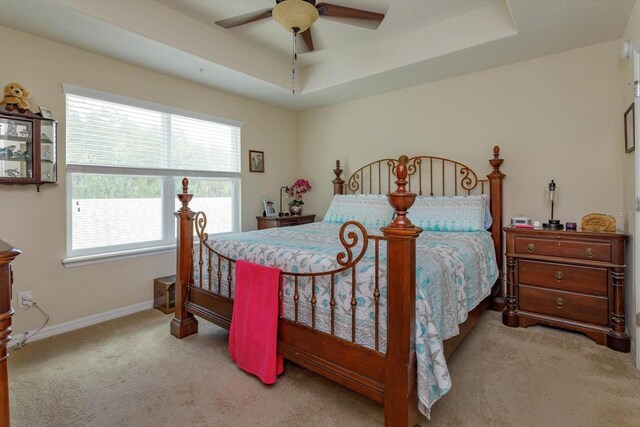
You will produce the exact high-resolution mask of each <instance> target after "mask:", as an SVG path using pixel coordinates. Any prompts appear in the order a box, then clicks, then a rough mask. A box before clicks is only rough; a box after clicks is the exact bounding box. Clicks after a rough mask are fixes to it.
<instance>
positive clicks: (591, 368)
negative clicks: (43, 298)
mask: <svg viewBox="0 0 640 427" xmlns="http://www.w3.org/2000/svg"><path fill="white" fill-rule="evenodd" d="M169 320H170V316H169V315H164V314H162V313H160V312H158V311H156V310H148V311H145V312H142V313H138V314H135V315H132V316H128V317H125V318H121V319H117V320H113V321H110V322H106V323H103V324H100V325H96V326H92V327H89V328H85V329H82V330H79V331H75V332H70V333H67V334H64V335H60V336H57V337H53V338H49V339H46V340H43V341H38V342H35V343H33V344H29V345H28V346H27V347H25V348H23V349H20V350H14V351H12V352H11V353H12V354H11V357H10V358H9V376H10V390H11V391H10V396H11V411H12V413H11V417H12V423H13V425H14V426H20V427H22V426H29V427H36V426H61V427H62V426H64V427H67V426H109V427H111V426H302V425H304V426H375V425H382V423H383V410H382V406H381V405H378V404H377V403H374V402H372V401H370V400H368V399H366V398H364V397H362V396H360V395H358V394H356V393H353V392H351V391H349V390H347V389H345V388H343V387H340V386H338V385H336V384H334V383H332V382H331V381H329V380H326V379H324V378H322V377H320V376H318V375H315V374H313V373H311V372H309V371H307V370H305V369H303V368H300V367H298V366H296V365H293V364H291V363H289V364H288V365H287V366H286V368H285V373H284V375H283V376H282V377H280V379H279V380H278V382H277V383H276V384H275V385H274V386H264V385H262V384H261V383H260V381H258V380H257V379H255V378H254V377H252V376H249V375H247V374H245V373H243V372H242V371H240V370H238V369H237V368H236V367H235V365H234V364H233V363H232V362H231V361H230V360H229V358H228V356H227V332H226V331H224V330H222V329H220V328H218V327H216V326H214V325H212V324H210V323H208V322H205V321H201V322H200V333H199V334H197V335H194V336H192V337H189V338H186V339H184V340H182V341H180V340H178V339H176V338H174V337H172V336H171V335H169V324H168V323H169ZM449 368H450V371H451V376H452V378H453V388H452V390H451V392H450V393H449V394H447V395H446V396H445V397H444V398H443V399H441V400H440V401H439V402H438V403H436V405H435V407H434V408H433V413H432V417H431V421H429V422H427V421H426V420H425V419H421V423H422V424H423V425H429V426H441V425H446V426H484V425H486V426H609V425H614V426H625V425H629V426H631V425H638V426H640V372H638V371H636V370H635V369H634V367H633V363H632V359H631V356H630V355H629V354H622V353H617V352H614V351H611V350H609V349H607V348H605V347H601V346H598V345H596V344H595V343H594V342H592V341H591V340H589V339H588V338H586V337H584V336H582V335H579V334H573V333H568V332H563V331H558V330H554V329H550V328H545V327H532V328H529V329H511V328H507V327H505V326H503V325H502V324H501V322H500V315H499V314H498V313H493V312H487V313H486V314H485V315H483V317H482V319H481V322H480V323H479V325H478V327H476V329H475V330H474V331H473V332H472V333H471V334H470V336H469V337H468V338H467V339H466V340H465V342H464V343H463V344H462V346H461V347H460V348H459V349H458V350H457V352H456V353H455V354H454V356H453V358H452V359H451V360H450V362H449Z"/></svg>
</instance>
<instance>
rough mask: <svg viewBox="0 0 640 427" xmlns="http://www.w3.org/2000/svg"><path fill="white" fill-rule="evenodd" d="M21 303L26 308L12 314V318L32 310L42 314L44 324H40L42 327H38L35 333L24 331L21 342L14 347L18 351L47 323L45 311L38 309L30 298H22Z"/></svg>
mask: <svg viewBox="0 0 640 427" xmlns="http://www.w3.org/2000/svg"><path fill="white" fill-rule="evenodd" d="M20 302H21V303H22V305H24V306H26V308H25V309H24V310H20V311H18V312H16V314H14V316H17V315H19V314H22V313H24V312H25V311H28V310H30V309H32V308H35V309H37V310H38V311H39V312H40V313H42V315H43V316H44V318H45V319H44V323H43V324H42V326H40V327H39V328H38V329H37V330H36V331H35V332H33V333H29V331H24V334H23V336H22V340H21V341H20V342H19V343H18V344H16V345H15V347H14V348H15V349H16V350H19V349H21V348H22V347H24V346H25V345H27V344H28V342H27V341H29V340H30V339H32V338H33V337H34V336H35V335H36V334H38V333H39V332H40V331H41V330H43V329H44V327H45V326H47V323H49V315H48V314H47V312H46V311H44V310H43V309H42V308H40V306H39V305H38V304H37V303H36V302H35V301H33V300H32V299H31V298H28V297H24V296H23V297H22V301H20Z"/></svg>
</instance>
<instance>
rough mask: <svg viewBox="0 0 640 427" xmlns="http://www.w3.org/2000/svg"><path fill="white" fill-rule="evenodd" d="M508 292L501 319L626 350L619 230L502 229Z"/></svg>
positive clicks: (622, 236)
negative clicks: (548, 327)
mask: <svg viewBox="0 0 640 427" xmlns="http://www.w3.org/2000/svg"><path fill="white" fill-rule="evenodd" d="M504 230H505V232H506V237H507V239H506V242H507V249H506V257H507V295H506V297H505V303H506V306H505V309H504V311H503V313H502V322H503V323H504V324H505V325H507V326H511V327H518V326H521V327H527V326H531V325H535V324H545V325H551V326H556V327H560V328H565V329H570V330H573V331H578V332H582V333H584V334H586V335H587V336H589V337H590V338H592V339H593V340H594V341H596V342H597V343H598V344H601V345H606V346H607V347H609V348H611V349H613V350H617V351H623V352H629V350H630V341H629V335H628V334H627V333H626V331H625V317H624V316H625V313H624V309H625V307H624V298H625V269H626V266H625V242H626V240H627V238H628V235H626V234H623V233H597V232H583V231H551V230H532V229H521V228H512V227H506V228H505V229H504Z"/></svg>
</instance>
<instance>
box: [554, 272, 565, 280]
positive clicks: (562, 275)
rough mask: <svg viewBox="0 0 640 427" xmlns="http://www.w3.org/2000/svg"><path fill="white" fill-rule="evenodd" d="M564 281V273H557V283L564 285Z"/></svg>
mask: <svg viewBox="0 0 640 427" xmlns="http://www.w3.org/2000/svg"><path fill="white" fill-rule="evenodd" d="M563 280H564V274H563V273H562V271H556V282H558V283H562V281H563Z"/></svg>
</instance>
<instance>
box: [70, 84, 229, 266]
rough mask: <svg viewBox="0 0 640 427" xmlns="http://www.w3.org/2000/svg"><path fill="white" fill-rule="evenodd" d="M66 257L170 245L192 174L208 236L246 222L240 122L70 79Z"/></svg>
mask: <svg viewBox="0 0 640 427" xmlns="http://www.w3.org/2000/svg"><path fill="white" fill-rule="evenodd" d="M64 91H65V93H66V160H67V162H66V163H67V187H68V191H67V202H68V205H67V206H68V211H67V221H68V227H67V255H68V257H69V258H76V257H79V258H83V257H85V256H87V257H94V256H97V255H106V254H121V253H129V252H131V251H134V252H135V251H146V250H151V249H161V248H166V247H170V246H171V245H173V244H174V242H175V238H176V218H175V216H174V212H175V211H176V210H177V209H178V206H179V202H178V200H177V198H176V194H177V193H178V192H180V191H182V184H181V181H182V178H183V177H185V176H186V177H189V182H190V183H189V189H190V192H191V193H193V194H195V195H196V197H194V199H193V202H192V203H191V205H190V206H191V209H193V210H195V211H198V210H203V211H204V212H205V213H206V214H207V218H208V220H209V221H208V223H209V226H208V227H207V231H208V232H209V234H215V233H228V232H234V231H238V230H239V216H240V215H239V194H240V163H241V162H240V124H239V123H237V122H233V121H230V120H224V119H218V118H213V117H209V116H205V115H201V114H198V113H193V112H187V111H182V110H177V109H174V108H171V107H166V106H161V105H155V104H150V103H146V102H142V101H137V100H133V99H129V98H125V97H119V96H115V95H109V94H104V93H100V92H95V91H91V90H88V89H82V88H77V87H74V86H69V85H65V86H64Z"/></svg>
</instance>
